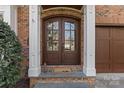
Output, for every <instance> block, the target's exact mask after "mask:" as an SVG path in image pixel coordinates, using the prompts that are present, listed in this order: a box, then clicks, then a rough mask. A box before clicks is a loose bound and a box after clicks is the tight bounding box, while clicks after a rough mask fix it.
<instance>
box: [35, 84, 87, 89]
mask: <svg viewBox="0 0 124 93" xmlns="http://www.w3.org/2000/svg"><path fill="white" fill-rule="evenodd" d="M88 87H89V86H88V84H87V83H38V84H36V85H35V86H34V88H88Z"/></svg>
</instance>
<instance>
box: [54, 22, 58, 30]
mask: <svg viewBox="0 0 124 93" xmlns="http://www.w3.org/2000/svg"><path fill="white" fill-rule="evenodd" d="M53 29H54V30H55V29H56V30H57V29H59V25H58V22H57V21H56V22H53Z"/></svg>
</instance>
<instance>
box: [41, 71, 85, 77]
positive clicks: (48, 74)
mask: <svg viewBox="0 0 124 93" xmlns="http://www.w3.org/2000/svg"><path fill="white" fill-rule="evenodd" d="M40 77H41V78H68V77H71V78H82V77H86V75H85V74H84V73H83V72H41V74H40Z"/></svg>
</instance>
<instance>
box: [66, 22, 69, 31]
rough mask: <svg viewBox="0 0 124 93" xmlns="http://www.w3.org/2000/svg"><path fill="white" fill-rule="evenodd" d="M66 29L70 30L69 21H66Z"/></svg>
mask: <svg viewBox="0 0 124 93" xmlns="http://www.w3.org/2000/svg"><path fill="white" fill-rule="evenodd" d="M65 29H66V30H70V23H69V22H65Z"/></svg>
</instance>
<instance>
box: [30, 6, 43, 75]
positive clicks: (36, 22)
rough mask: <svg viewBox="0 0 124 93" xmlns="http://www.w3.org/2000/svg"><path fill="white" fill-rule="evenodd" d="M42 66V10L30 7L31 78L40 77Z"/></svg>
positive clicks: (37, 7)
mask: <svg viewBox="0 0 124 93" xmlns="http://www.w3.org/2000/svg"><path fill="white" fill-rule="evenodd" d="M40 73H41V66H40V8H39V6H37V5H31V6H29V72H28V74H29V77H38V76H39V75H40Z"/></svg>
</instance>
